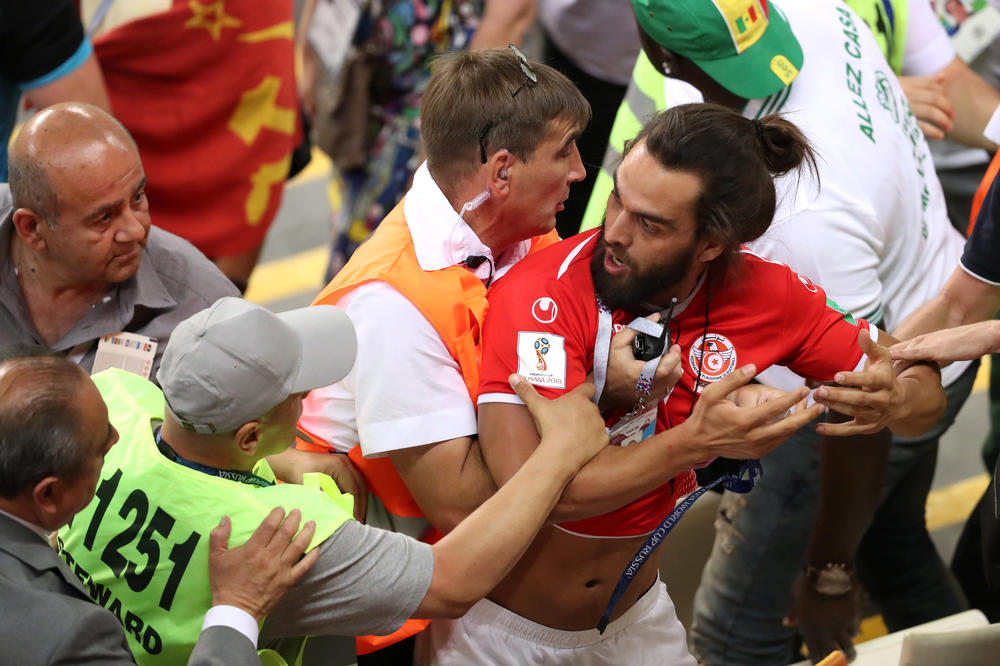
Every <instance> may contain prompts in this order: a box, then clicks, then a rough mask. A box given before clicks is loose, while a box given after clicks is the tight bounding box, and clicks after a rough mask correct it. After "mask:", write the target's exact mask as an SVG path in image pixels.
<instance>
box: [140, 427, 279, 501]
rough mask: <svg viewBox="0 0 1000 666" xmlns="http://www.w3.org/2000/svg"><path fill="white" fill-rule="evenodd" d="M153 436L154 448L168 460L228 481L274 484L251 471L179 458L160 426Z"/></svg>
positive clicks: (259, 486) (262, 486)
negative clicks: (213, 465)
mask: <svg viewBox="0 0 1000 666" xmlns="http://www.w3.org/2000/svg"><path fill="white" fill-rule="evenodd" d="M155 436H156V448H158V449H159V450H160V453H162V454H163V455H164V456H166V458H167V459H168V460H170V461H172V462H175V463H177V464H178V465H183V466H184V467H187V468H189V469H193V470H195V471H197V472H201V473H203V474H208V475H209V476H217V477H219V478H220V479H228V480H229V481H239V482H240V483H245V484H247V485H251V486H257V487H258V488H267V487H268V486H273V485H275V484H274V482H273V481H268V480H267V479H262V478H261V477H259V476H257V475H256V474H254V473H253V472H244V471H242V470H238V469H219V468H218V467H209V466H208V465H202V464H200V463H196V462H194V461H193V460H187V459H185V458H181V457H180V456H179V455H177V452H176V451H174V450H173V449H172V448H170V445H169V444H167V443H166V441H164V439H163V435H162V434H161V432H160V428H157V429H156V433H155Z"/></svg>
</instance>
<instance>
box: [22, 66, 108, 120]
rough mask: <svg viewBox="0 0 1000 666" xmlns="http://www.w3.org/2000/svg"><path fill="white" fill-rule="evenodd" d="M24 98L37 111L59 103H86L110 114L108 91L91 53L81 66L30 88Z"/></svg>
mask: <svg viewBox="0 0 1000 666" xmlns="http://www.w3.org/2000/svg"><path fill="white" fill-rule="evenodd" d="M25 96H26V97H27V98H28V101H29V102H31V104H32V106H35V107H37V108H39V109H42V108H45V107H46V106H51V105H53V104H58V103H59V102H87V103H88V104H93V105H94V106H99V107H101V108H102V109H104V110H105V111H107V112H108V113H112V111H111V100H110V99H109V98H108V89H107V88H106V87H105V86H104V76H103V75H102V74H101V68H100V67H99V66H98V63H97V58H96V57H95V56H94V54H93V53H91V54H90V55H89V56H88V57H87V59H86V60H85V61H84V62H83V64H82V65H80V66H79V67H77V68H76V69H74V70H73V71H72V72H69V73H68V74H66V76H62V77H60V78H58V79H56V80H55V81H52V82H51V83H46V84H45V85H42V86H38V87H37V88H32V89H31V90H28V91H27V92H25Z"/></svg>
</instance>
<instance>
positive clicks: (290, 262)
mask: <svg viewBox="0 0 1000 666" xmlns="http://www.w3.org/2000/svg"><path fill="white" fill-rule="evenodd" d="M329 261H330V248H329V247H317V248H313V249H312V250H306V251H305V252H299V253H298V254H293V255H291V256H288V257H284V258H283V259H276V260H275V261H269V262H267V263H265V264H260V265H258V266H257V268H256V269H254V272H253V275H251V276H250V284H249V285H248V286H247V293H246V297H247V299H248V300H251V301H253V302H254V303H260V304H261V305H267V304H268V303H275V302H277V301H280V300H281V299H283V298H288V297H290V296H296V295H299V294H308V295H309V296H315V295H316V294H317V293H319V290H320V289H321V288H322V287H323V275H324V274H325V273H326V265H327V263H328V262H329Z"/></svg>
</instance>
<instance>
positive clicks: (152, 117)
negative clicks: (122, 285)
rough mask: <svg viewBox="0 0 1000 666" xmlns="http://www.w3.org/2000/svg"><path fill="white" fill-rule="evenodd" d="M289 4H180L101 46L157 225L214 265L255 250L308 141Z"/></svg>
mask: <svg viewBox="0 0 1000 666" xmlns="http://www.w3.org/2000/svg"><path fill="white" fill-rule="evenodd" d="M292 38H293V27H292V0H173V3H172V4H171V5H170V6H169V8H168V9H166V10H165V11H160V12H158V13H154V14H151V15H148V16H144V17H142V18H137V19H135V20H131V21H128V22H126V23H124V24H122V25H118V26H116V27H113V28H112V29H110V30H109V31H108V32H106V33H104V34H99V36H98V37H96V38H95V40H94V48H95V51H96V53H97V58H98V60H99V61H100V63H101V69H102V70H103V72H104V78H105V80H106V82H107V86H108V91H109V93H110V95H111V104H112V107H113V109H114V113H115V116H116V117H117V118H118V119H119V120H121V122H122V123H123V124H124V125H125V126H126V127H127V128H128V129H129V131H130V132H131V133H132V136H133V137H135V140H136V143H138V144H139V151H140V153H141V154H142V161H143V165H144V166H145V168H146V175H147V177H148V179H149V187H148V188H147V193H148V195H149V202H150V210H151V213H152V218H153V223H154V224H156V225H157V226H160V227H163V228H165V229H167V230H169V231H172V232H174V233H176V234H178V235H180V236H183V237H184V238H187V239H188V240H190V241H191V242H192V243H194V244H195V245H196V246H198V248H199V249H201V250H202V251H203V252H204V253H205V254H207V255H208V256H209V257H216V256H224V255H231V254H238V253H241V252H246V251H249V250H252V249H253V248H255V247H258V246H259V245H260V244H261V243H262V242H263V239H264V234H265V232H266V231H267V227H268V225H269V224H270V223H271V220H272V219H273V218H274V215H275V213H276V212H277V209H278V204H279V203H280V201H281V193H282V188H283V187H284V182H285V178H286V176H287V174H288V166H289V162H290V159H291V151H292V149H293V148H294V147H295V145H296V144H297V143H298V140H299V138H300V137H301V129H300V127H299V124H298V111H297V109H298V102H297V97H296V90H295V70H294V56H293V45H292Z"/></svg>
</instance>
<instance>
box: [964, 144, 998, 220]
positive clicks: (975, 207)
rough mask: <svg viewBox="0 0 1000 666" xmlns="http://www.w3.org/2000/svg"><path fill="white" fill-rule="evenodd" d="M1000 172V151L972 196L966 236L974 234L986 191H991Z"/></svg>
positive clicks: (991, 161) (994, 156)
mask: <svg viewBox="0 0 1000 666" xmlns="http://www.w3.org/2000/svg"><path fill="white" fill-rule="evenodd" d="M998 172H1000V151H997V153H996V154H995V155H993V159H992V160H990V165H989V166H988V167H987V168H986V173H985V174H983V179H982V180H981V181H980V182H979V187H978V188H977V189H976V194H975V196H973V197H972V212H971V215H969V228H968V229H966V231H965V235H966V237H968V236H971V235H972V229H973V228H974V227H975V226H976V218H977V217H979V209H980V208H982V207H983V199H985V198H986V193H987V192H989V190H990V185H992V184H993V179H994V178H996V177H997V173H998Z"/></svg>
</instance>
